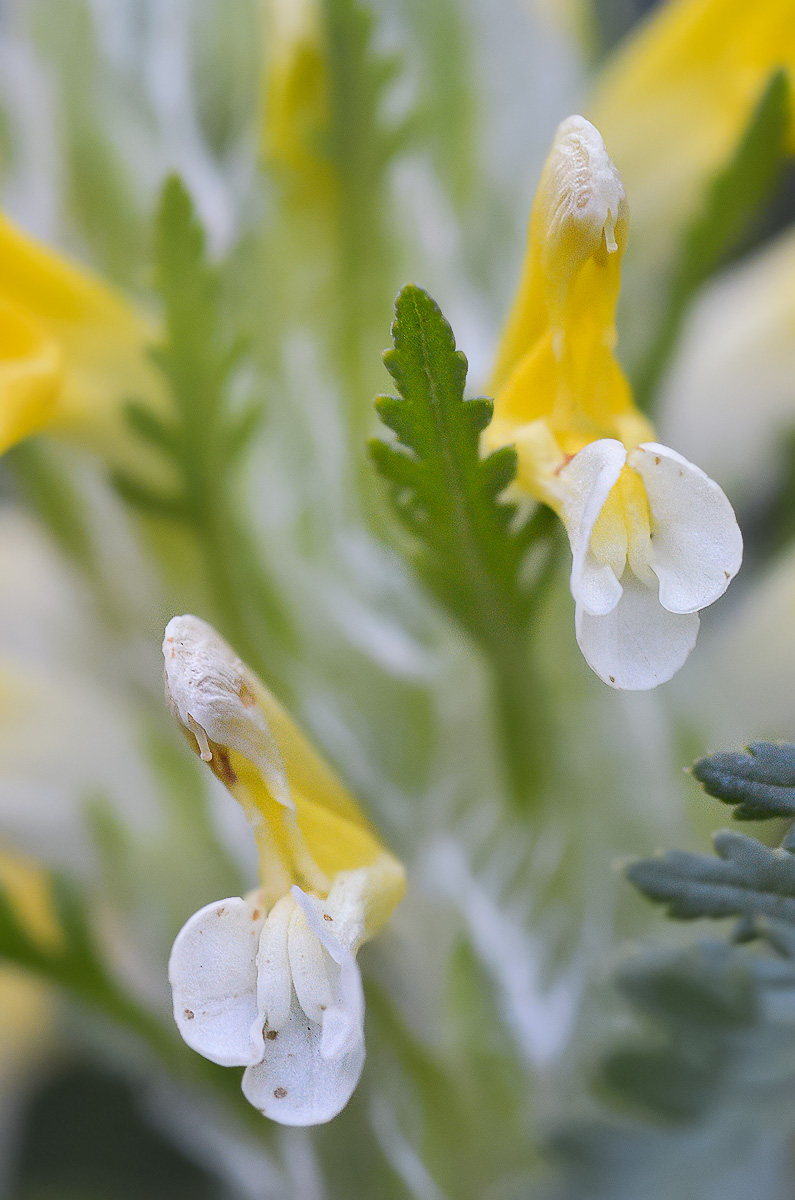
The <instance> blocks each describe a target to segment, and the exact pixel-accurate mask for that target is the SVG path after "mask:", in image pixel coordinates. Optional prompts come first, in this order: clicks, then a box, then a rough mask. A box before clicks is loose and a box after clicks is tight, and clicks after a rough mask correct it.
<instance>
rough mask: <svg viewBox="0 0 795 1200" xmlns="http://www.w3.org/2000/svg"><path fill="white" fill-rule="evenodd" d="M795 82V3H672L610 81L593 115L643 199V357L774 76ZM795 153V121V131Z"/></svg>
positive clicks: (603, 78)
mask: <svg viewBox="0 0 795 1200" xmlns="http://www.w3.org/2000/svg"><path fill="white" fill-rule="evenodd" d="M780 68H784V69H785V70H786V72H787V74H788V76H789V80H790V84H791V85H793V84H795V12H793V7H792V2H791V0H758V2H757V3H748V2H747V0H669V3H664V4H660V5H659V6H658V7H657V8H656V9H655V11H654V12H653V13H652V14H651V16H650V17H649V19H648V20H647V21H645V22H644V23H643V24H641V25H640V26H639V27H638V30H637V32H636V33H634V34H632V35H631V36H630V37H629V38H628V39H627V41H626V42H625V43H623V44H622V46H621V47H620V48H619V50H618V52H617V53H616V55H615V56H614V58H613V59H612V61H610V62H608V64H607V65H606V67H605V69H604V70H603V71H602V72H601V74H600V77H599V81H598V84H597V87H596V89H595V92H594V95H593V97H592V100H591V102H590V104H589V105H588V106H587V108H586V112H587V114H588V116H589V117H590V118H591V120H592V121H593V122H594V124H595V125H596V126H597V127H598V128H599V129H600V130H601V132H602V134H603V136H604V138H605V140H606V141H607V144H608V145H609V146H610V151H611V154H612V155H613V158H614V159H615V161H616V163H617V164H618V166H619V169H620V170H621V174H622V176H623V178H624V182H625V184H626V187H627V191H628V193H629V195H630V196H631V197H632V213H633V226H634V233H633V245H632V251H631V254H630V265H631V272H630V279H629V284H630V290H629V292H628V296H627V300H628V302H627V303H625V304H624V305H623V306H622V328H623V330H624V336H625V340H626V346H627V352H628V355H631V356H632V358H633V360H634V356H635V355H636V354H637V353H638V352H639V351H641V350H642V346H643V345H644V334H645V330H646V329H647V328H648V325H649V322H650V321H651V320H653V318H654V316H655V315H656V310H657V307H658V305H659V303H660V287H659V284H660V282H661V281H664V280H665V277H666V274H667V272H668V270H669V269H670V266H671V264H672V262H673V261H674V258H675V255H676V253H677V251H678V249H679V246H680V244H681V238H682V234H683V231H684V230H685V229H686V227H687V225H688V223H689V222H690V221H691V220H692V219H693V218H694V217H695V216H696V214H697V213H698V211H699V208H700V205H701V203H702V200H703V197H704V194H705V190H706V187H707V185H708V183H709V181H710V180H711V179H712V178H713V177H714V175H715V173H716V172H717V171H718V170H719V169H720V167H721V166H722V165H723V164H724V163H725V162H727V161H728V160H729V159H730V157H731V156H732V154H733V152H734V150H735V148H736V146H737V145H738V144H739V142H740V139H741V138H742V136H743V133H744V131H745V129H746V127H747V125H748V122H749V120H750V118H751V116H752V113H753V111H754V108H755V107H756V105H757V103H758V102H759V100H760V99H761V97H762V94H763V92H764V90H765V87H766V84H767V82H768V80H769V79H770V77H771V75H772V73H773V72H774V71H776V70H778V69H780ZM790 150H792V151H795V113H793V114H792V117H791V123H790Z"/></svg>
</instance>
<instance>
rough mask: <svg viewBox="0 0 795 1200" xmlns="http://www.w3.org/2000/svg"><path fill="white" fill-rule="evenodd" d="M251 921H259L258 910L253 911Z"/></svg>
mask: <svg viewBox="0 0 795 1200" xmlns="http://www.w3.org/2000/svg"><path fill="white" fill-rule="evenodd" d="M251 919H252V921H258V920H259V919H260V911H259V909H258V908H255V909H254V911H253V913H252V914H251Z"/></svg>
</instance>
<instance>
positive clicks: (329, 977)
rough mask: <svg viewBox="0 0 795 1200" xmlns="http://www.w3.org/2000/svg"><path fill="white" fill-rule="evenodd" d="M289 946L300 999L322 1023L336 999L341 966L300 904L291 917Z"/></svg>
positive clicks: (308, 1011) (292, 971) (318, 1021)
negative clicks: (320, 939)
mask: <svg viewBox="0 0 795 1200" xmlns="http://www.w3.org/2000/svg"><path fill="white" fill-rule="evenodd" d="M287 950H288V953H289V955H290V972H291V974H292V977H293V987H294V988H295V994H296V996H297V997H298V1003H299V1004H300V1005H301V1007H302V1008H303V1010H304V1012H305V1013H306V1015H307V1016H308V1017H309V1019H310V1020H312V1021H317V1023H318V1024H322V1021H323V1014H324V1013H325V1011H326V1009H328V1008H329V1007H330V1006H331V1004H332V1003H333V1001H334V992H335V990H336V989H335V986H334V985H335V984H336V982H337V978H336V977H338V976H339V967H338V966H337V964H336V963H335V962H333V961H332V960H331V958H330V957H329V955H328V953H327V951H326V950H325V949H324V947H323V945H322V944H321V942H320V941H319V939H318V938H317V936H316V935H315V934H314V933H313V932H312V930H311V929H310V928H309V925H308V924H307V920H306V917H305V916H304V913H303V911H302V909H301V908H299V907H298V905H297V904H296V906H295V908H294V909H293V915H292V916H291V917H290V928H289V930H288V932H287Z"/></svg>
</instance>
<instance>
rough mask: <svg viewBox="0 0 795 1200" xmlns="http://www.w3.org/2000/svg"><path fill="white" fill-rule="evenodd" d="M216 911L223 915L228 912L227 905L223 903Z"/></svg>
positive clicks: (220, 915) (217, 913)
mask: <svg viewBox="0 0 795 1200" xmlns="http://www.w3.org/2000/svg"><path fill="white" fill-rule="evenodd" d="M215 911H216V915H217V916H219V917H222V916H223V915H224V913H225V912H226V905H225V904H222V905H221V907H220V908H217V909H216V910H215Z"/></svg>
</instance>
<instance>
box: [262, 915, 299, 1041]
mask: <svg viewBox="0 0 795 1200" xmlns="http://www.w3.org/2000/svg"><path fill="white" fill-rule="evenodd" d="M294 912H295V901H294V900H293V898H292V896H282V898H281V899H280V900H278V901H277V902H276V904H274V906H273V908H272V909H271V911H270V912H269V913H268V916H267V919H266V921H265V923H264V925H263V926H262V933H261V934H260V939H259V948H258V950H257V1006H258V1010H259V1013H260V1015H261V1016H262V1017H263V1019H264V1020H265V1021H267V1025H268V1029H269V1030H271V1031H272V1030H274V1029H281V1027H282V1025H283V1024H284V1022H285V1021H286V1020H287V1018H288V1017H289V1015H290V1003H291V997H292V990H293V988H292V983H291V980H290V959H289V956H288V953H287V930H288V927H289V924H290V917H291V916H292V914H293V913H294Z"/></svg>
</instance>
